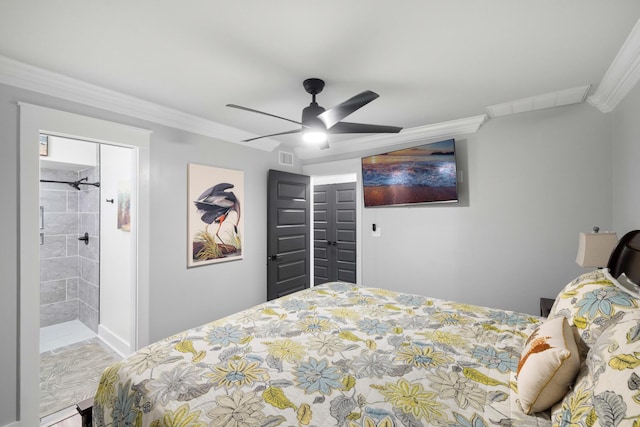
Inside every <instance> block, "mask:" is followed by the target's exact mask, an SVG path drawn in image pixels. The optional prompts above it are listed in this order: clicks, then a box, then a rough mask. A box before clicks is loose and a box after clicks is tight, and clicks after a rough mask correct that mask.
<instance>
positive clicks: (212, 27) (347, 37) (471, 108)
mask: <svg viewBox="0 0 640 427" xmlns="http://www.w3.org/2000/svg"><path fill="white" fill-rule="evenodd" d="M639 17H640V2H638V1H637V0H616V1H603V0H536V1H534V0H529V1H517V0H483V1H478V0H447V1H444V0H442V1H436V0H403V1H396V2H390V1H387V0H348V1H347V0H325V1H322V2H313V3H312V2H309V1H304V0H268V1H267V0H238V1H235V2H230V1H225V2H223V1H214V0H189V1H175V0H133V1H132V0H109V1H87V0H56V1H51V0H1V1H0V55H3V56H6V57H9V58H13V59H15V60H17V61H20V62H23V63H26V64H30V65H33V66H36V67H40V68H43V69H45V70H49V71H53V72H55V73H60V74H62V75H65V76H69V77H72V78H74V79H78V80H81V81H84V82H87V83H91V84H95V85H99V86H102V87H104V88H107V89H111V90H114V91H118V92H121V93H124V94H127V95H131V96H134V97H137V98H141V99H143V100H146V101H151V102H153V103H157V104H160V105H163V106H166V107H170V108H173V109H176V110H180V111H182V112H184V113H188V114H190V115H194V116H198V117H201V118H204V119H207V120H210V121H213V122H216V123H219V124H222V125H226V126H230V127H232V128H237V129H241V130H243V131H246V132H248V133H249V134H251V135H262V134H269V133H275V132H280V131H286V130H290V129H293V128H295V126H296V125H294V124H292V123H288V122H285V121H282V120H278V119H275V118H270V117H265V116H260V115H257V114H252V113H249V112H244V111H240V110H235V109H231V108H228V107H225V104H227V103H235V104H240V105H243V106H247V107H251V108H254V109H258V110H262V111H266V112H270V113H272V114H276V115H279V116H284V117H289V118H291V119H294V120H299V118H300V114H301V110H302V108H303V107H305V106H307V105H308V104H309V102H310V96H309V95H308V94H307V93H306V92H305V91H304V89H303V87H302V81H303V80H304V79H306V78H308V77H319V78H322V79H324V80H325V81H326V86H325V89H324V91H323V92H322V93H321V94H319V95H318V102H319V104H320V105H322V106H324V107H325V108H329V107H331V106H333V105H335V104H337V103H339V102H341V101H344V100H346V99H347V98H349V97H351V96H353V95H355V94H356V93H359V92H361V91H363V90H366V89H369V90H373V91H374V92H377V93H379V94H380V98H379V99H377V100H375V101H373V102H372V103H370V104H368V105H366V106H365V107H363V108H362V109H360V110H358V111H357V112H355V113H354V114H352V115H351V116H349V118H348V119H347V120H348V121H351V122H364V123H375V124H388V125H394V126H402V127H404V128H405V129H408V130H409V131H411V128H420V127H423V126H428V125H434V124H438V123H441V122H447V121H450V120H457V119H464V118H467V117H473V116H478V115H482V114H485V113H486V112H487V110H486V107H488V106H492V105H495V104H502V103H505V102H510V101H514V100H519V99H523V98H528V97H532V96H537V95H541V94H546V93H549V92H555V91H562V90H565V89H571V88H575V87H579V86H585V85H591V92H590V93H593V91H594V90H596V89H597V86H598V84H599V83H600V81H601V80H602V78H603V76H604V74H605V72H606V71H607V69H608V67H609V65H610V64H611V63H612V61H613V59H614V58H615V56H616V54H617V53H618V51H619V49H620V47H621V46H622V45H623V43H624V41H625V39H626V38H627V36H628V35H629V33H630V32H631V30H632V28H633V27H634V25H635V23H636V21H638V18H639ZM403 132H405V131H403ZM401 135H402V134H401ZM354 137H357V135H355V136H354ZM349 140H350V138H345V137H342V138H334V139H333V142H334V144H333V146H332V147H337V146H338V145H342V144H348V143H349ZM277 141H278V142H280V143H282V144H285V145H292V146H297V145H300V144H301V142H300V139H299V136H297V135H288V136H283V137H280V138H278V139H277ZM326 151H330V150H326Z"/></svg>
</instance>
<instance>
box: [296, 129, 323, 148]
mask: <svg viewBox="0 0 640 427" xmlns="http://www.w3.org/2000/svg"><path fill="white" fill-rule="evenodd" d="M302 139H303V140H304V142H306V143H308V144H324V143H325V142H327V133H326V132H324V131H322V130H316V129H310V130H307V131H305V132H303V133H302Z"/></svg>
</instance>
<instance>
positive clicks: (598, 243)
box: [576, 232, 618, 267]
mask: <svg viewBox="0 0 640 427" xmlns="http://www.w3.org/2000/svg"><path fill="white" fill-rule="evenodd" d="M617 243H618V236H616V233H584V232H582V233H580V242H579V244H578V256H577V257H576V262H577V263H578V265H579V266H580V267H604V266H606V265H607V262H608V261H609V256H611V251H613V248H615V246H616V244H617Z"/></svg>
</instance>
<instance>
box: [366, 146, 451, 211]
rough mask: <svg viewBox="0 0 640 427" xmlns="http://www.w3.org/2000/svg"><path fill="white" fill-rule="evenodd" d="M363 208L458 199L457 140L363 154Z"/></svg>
mask: <svg viewBox="0 0 640 427" xmlns="http://www.w3.org/2000/svg"><path fill="white" fill-rule="evenodd" d="M361 163H362V187H363V199H364V207H365V208H370V207H387V206H411V205H426V204H433V203H456V202H458V179H457V166H456V148H455V140H454V139H448V140H444V141H438V142H431V143H427V144H422V145H418V146H414V147H410V148H404V149H400V150H395V151H390V152H387V153H381V154H375V155H372V156H367V157H362V159H361Z"/></svg>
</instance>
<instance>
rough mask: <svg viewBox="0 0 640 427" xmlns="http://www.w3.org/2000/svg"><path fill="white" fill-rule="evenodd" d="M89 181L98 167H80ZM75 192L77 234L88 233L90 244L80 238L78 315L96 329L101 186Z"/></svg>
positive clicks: (98, 309)
mask: <svg viewBox="0 0 640 427" xmlns="http://www.w3.org/2000/svg"><path fill="white" fill-rule="evenodd" d="M80 177H82V178H84V177H87V178H88V182H97V181H99V178H98V173H97V168H90V169H86V170H83V171H80ZM80 188H81V191H80V192H79V195H78V216H79V220H80V235H84V233H85V232H87V233H89V244H88V245H85V244H84V242H79V245H78V256H79V260H78V261H79V265H78V267H79V276H80V277H79V281H78V316H79V318H80V321H81V322H82V323H84V324H85V325H87V326H88V327H89V328H91V329H93V331H94V332H96V333H97V332H98V318H99V316H98V315H99V312H100V300H99V296H100V189H99V188H97V187H94V186H90V185H84V186H81V187H80Z"/></svg>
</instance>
